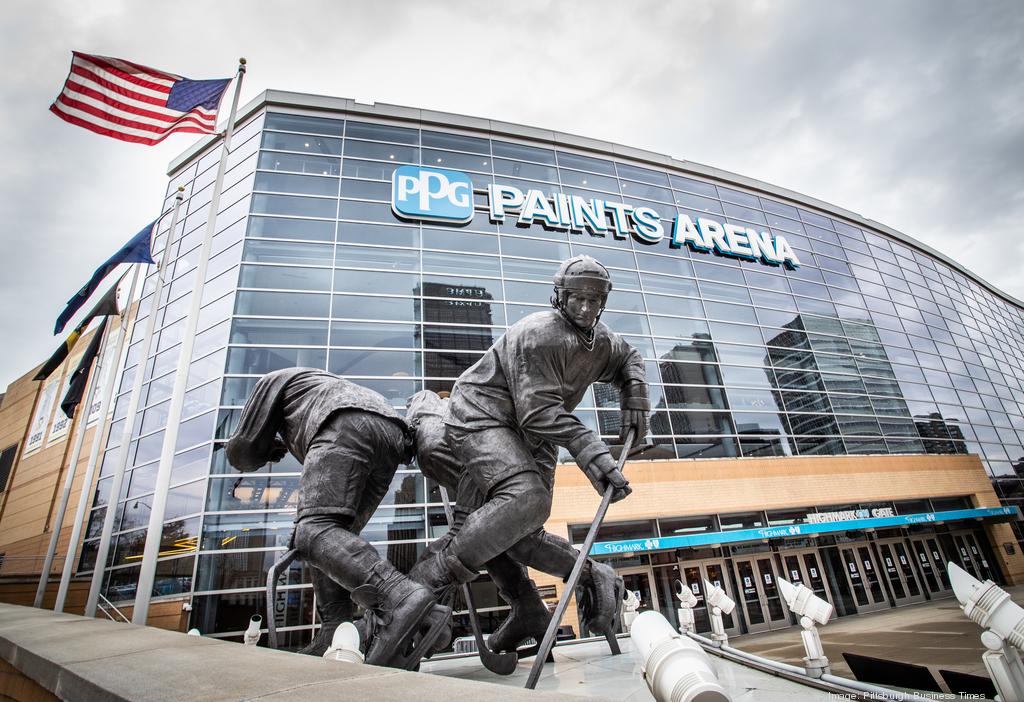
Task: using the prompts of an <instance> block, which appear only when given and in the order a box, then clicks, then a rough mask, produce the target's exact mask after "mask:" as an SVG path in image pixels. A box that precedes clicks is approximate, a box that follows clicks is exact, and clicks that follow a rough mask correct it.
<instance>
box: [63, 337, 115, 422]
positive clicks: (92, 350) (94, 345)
mask: <svg viewBox="0 0 1024 702" xmlns="http://www.w3.org/2000/svg"><path fill="white" fill-rule="evenodd" d="M109 323H110V319H109V318H107V317H104V318H103V321H102V322H101V323H100V325H99V326H98V327H97V328H96V332H95V333H94V334H93V335H92V341H90V342H89V348H87V349H86V350H85V355H84V356H82V360H81V361H79V362H78V367H77V368H75V372H74V373H72V374H71V383H70V385H69V386H68V391H67V392H66V393H65V394H64V399H63V400H61V401H60V408H61V410H63V412H64V416H66V417H67V418H68V419H71V416H72V415H73V414H74V413H75V408H76V407H78V405H79V403H81V402H82V396H83V395H84V394H85V384H86V382H87V381H88V380H89V371H90V369H92V364H93V363H94V362H95V361H96V357H97V356H99V355H100V345H101V344H102V343H103V334H104V332H106V331H107V325H108V324H109Z"/></svg>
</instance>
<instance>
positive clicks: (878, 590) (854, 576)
mask: <svg viewBox="0 0 1024 702" xmlns="http://www.w3.org/2000/svg"><path fill="white" fill-rule="evenodd" d="M839 552H840V554H842V557H843V563H844V564H845V565H846V578H847V580H848V581H849V583H850V589H851V590H852V591H853V597H854V600H855V601H856V603H857V612H858V613H859V614H862V613H864V612H873V611H875V610H879V609H885V608H886V607H888V606H889V600H888V599H887V598H886V596H885V591H884V590H883V589H882V579H881V576H880V575H879V574H878V564H877V563H876V562H875V558H874V556H872V555H871V549H870V547H869V546H868V544H867V543H852V544H844V545H843V546H842V547H841V548H840V549H839Z"/></svg>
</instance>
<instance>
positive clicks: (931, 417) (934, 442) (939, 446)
mask: <svg viewBox="0 0 1024 702" xmlns="http://www.w3.org/2000/svg"><path fill="white" fill-rule="evenodd" d="M914 424H915V425H916V426H917V432H918V433H919V434H920V435H921V438H922V439H929V440H928V441H925V442H924V447H925V451H927V452H928V453H967V445H966V444H965V443H964V433H963V432H962V431H961V430H960V426H959V425H958V424H954V423H953V422H947V421H946V420H945V419H943V418H942V415H941V414H940V413H939V412H932V413H931V414H928V415H920V414H919V415H915V416H914Z"/></svg>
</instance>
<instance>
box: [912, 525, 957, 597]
mask: <svg viewBox="0 0 1024 702" xmlns="http://www.w3.org/2000/svg"><path fill="white" fill-rule="evenodd" d="M910 548H911V550H912V551H913V554H914V557H915V560H916V563H917V567H918V568H920V569H921V576H922V578H923V579H924V584H925V587H927V588H928V592H929V594H931V596H932V597H951V596H952V595H953V590H952V588H950V586H949V575H948V574H947V573H946V558H945V556H943V554H942V551H941V549H940V546H939V542H938V540H937V539H936V538H935V537H934V536H916V537H913V538H911V539H910Z"/></svg>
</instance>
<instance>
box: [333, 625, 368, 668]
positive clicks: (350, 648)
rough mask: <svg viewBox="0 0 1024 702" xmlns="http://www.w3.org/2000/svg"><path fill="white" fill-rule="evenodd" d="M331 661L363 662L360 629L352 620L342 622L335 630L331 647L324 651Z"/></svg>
mask: <svg viewBox="0 0 1024 702" xmlns="http://www.w3.org/2000/svg"><path fill="white" fill-rule="evenodd" d="M324 658H326V659H327V660H329V661H342V662H343V663H362V662H363V654H362V652H360V650H359V631H358V630H357V629H356V627H355V624H353V623H352V622H342V623H341V624H339V625H338V628H337V629H335V630H334V636H333V637H332V638H331V645H330V647H329V648H328V649H327V650H326V651H325V652H324Z"/></svg>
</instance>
